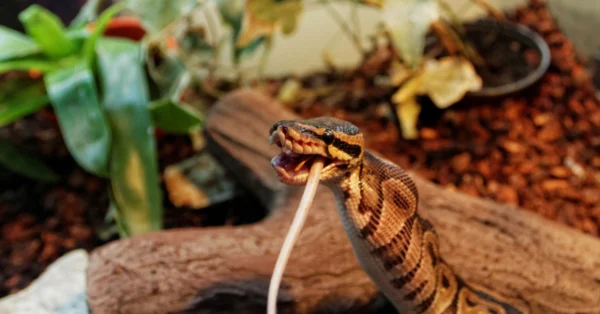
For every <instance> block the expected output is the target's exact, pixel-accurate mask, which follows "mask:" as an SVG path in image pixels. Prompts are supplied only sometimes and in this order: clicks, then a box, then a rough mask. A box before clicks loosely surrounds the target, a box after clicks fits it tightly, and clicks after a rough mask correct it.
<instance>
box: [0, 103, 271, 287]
mask: <svg viewBox="0 0 600 314" xmlns="http://www.w3.org/2000/svg"><path fill="white" fill-rule="evenodd" d="M0 136H1V137H4V138H10V139H11V140H12V141H13V142H14V143H15V144H17V145H19V146H21V147H23V148H26V149H30V150H32V151H35V152H37V153H38V154H39V155H41V156H43V157H44V159H45V160H46V161H47V163H48V164H49V165H50V166H51V167H52V168H53V169H55V170H56V171H57V172H58V173H59V174H60V175H61V177H62V179H61V180H60V182H58V183H56V184H44V183H39V182H34V181H33V180H29V179H26V178H23V177H21V176H18V175H16V174H12V173H11V172H9V171H5V169H2V168H1V167H0V297H3V296H5V295H7V294H10V293H14V292H17V291H19V290H21V289H23V288H25V287H26V286H27V285H29V283H30V282H31V281H32V280H34V279H35V278H37V277H38V276H39V274H40V273H41V272H42V271H43V270H44V269H45V268H46V267H47V266H48V265H50V264H51V263H52V262H54V261H55V260H56V259H57V258H59V257H60V256H62V255H63V254H65V253H67V252H69V251H71V250H73V249H77V248H83V249H86V250H92V249H94V248H95V247H97V246H99V245H102V244H104V243H106V242H108V241H112V240H115V239H117V237H116V236H114V235H113V236H111V237H109V238H107V239H101V238H100V237H99V234H100V233H99V232H98V231H100V230H102V228H103V227H105V226H106V225H105V223H104V217H105V215H106V212H107V208H108V194H107V191H108V182H107V181H106V180H102V179H99V178H97V177H95V176H92V175H90V174H87V173H86V172H84V171H83V170H81V169H80V168H79V167H77V166H76V164H75V163H74V161H73V160H72V158H71V157H70V156H69V154H68V151H67V150H66V147H65V146H64V142H63V141H62V138H61V135H60V130H59V128H58V125H57V123H56V119H55V117H54V115H53V113H52V110H51V109H49V108H48V109H44V110H42V111H40V112H38V113H36V114H33V115H31V116H29V117H26V118H24V119H22V120H19V121H17V122H15V123H13V124H11V125H9V126H6V127H3V128H0ZM157 139H158V155H159V167H160V168H161V169H164V167H165V166H166V165H168V164H171V163H175V162H178V161H180V160H183V159H185V158H187V157H190V156H191V155H192V154H193V153H194V152H193V150H192V146H191V142H190V140H189V138H187V137H184V136H173V135H165V134H162V133H161V132H158V131H157ZM164 195H166V191H165V190H164V188H163V196H164ZM163 199H165V227H166V228H176V227H189V226H207V225H224V224H242V223H249V222H254V221H257V220H259V219H260V218H262V217H264V215H265V214H266V213H265V211H264V209H263V210H262V211H261V210H260V207H258V206H257V210H256V211H248V210H245V209H247V204H248V203H257V201H256V200H255V199H253V198H252V196H250V195H242V196H240V197H238V198H236V199H234V200H232V201H230V202H225V203H222V204H219V205H217V206H212V207H210V208H207V209H204V210H201V211H199V210H190V209H185V208H174V206H172V204H170V203H169V202H168V199H167V198H166V197H163Z"/></svg>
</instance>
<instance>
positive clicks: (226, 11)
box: [216, 0, 246, 43]
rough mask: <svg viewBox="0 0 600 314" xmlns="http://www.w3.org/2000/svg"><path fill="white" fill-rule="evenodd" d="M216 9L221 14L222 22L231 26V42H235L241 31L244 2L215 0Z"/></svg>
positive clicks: (242, 0)
mask: <svg viewBox="0 0 600 314" xmlns="http://www.w3.org/2000/svg"><path fill="white" fill-rule="evenodd" d="M216 4H217V8H218V9H219V13H220V14H221V18H222V19H223V21H224V22H225V23H227V24H229V26H231V28H232V31H233V34H232V37H233V42H234V43H235V42H236V41H237V38H238V36H239V34H240V31H241V30H242V21H243V19H244V9H245V8H246V1H244V0H216Z"/></svg>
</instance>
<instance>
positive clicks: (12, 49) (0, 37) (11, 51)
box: [0, 25, 41, 61]
mask: <svg viewBox="0 0 600 314" xmlns="http://www.w3.org/2000/svg"><path fill="white" fill-rule="evenodd" d="M40 51H41V49H40V47H39V46H38V45H37V44H36V43H35V42H33V40H31V39H30V38H29V37H27V36H25V35H24V34H21V33H19V32H17V31H15V30H12V29H10V28H8V27H6V26H2V25H0V61H4V60H7V59H12V58H22V57H27V56H30V55H32V54H36V53H39V52H40Z"/></svg>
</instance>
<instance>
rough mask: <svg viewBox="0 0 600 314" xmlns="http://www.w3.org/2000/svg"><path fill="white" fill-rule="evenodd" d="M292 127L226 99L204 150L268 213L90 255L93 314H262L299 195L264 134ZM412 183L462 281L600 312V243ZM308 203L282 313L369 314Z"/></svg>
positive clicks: (349, 259) (526, 299)
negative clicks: (282, 174)
mask: <svg viewBox="0 0 600 314" xmlns="http://www.w3.org/2000/svg"><path fill="white" fill-rule="evenodd" d="M294 117H295V116H294V115H292V114H290V113H289V112H287V111H285V110H284V109H283V107H281V106H279V105H278V104H276V103H274V102H273V101H272V100H270V99H268V98H266V97H265V96H262V95H260V94H258V93H256V92H253V91H249V90H241V91H237V92H234V93H232V94H229V95H228V96H226V97H225V98H223V99H222V100H221V101H220V102H219V104H218V105H216V107H215V108H214V109H213V111H212V113H211V115H210V118H209V120H208V126H207V128H208V134H209V138H210V149H211V151H212V152H213V153H214V154H216V155H217V156H218V157H219V159H221V160H223V161H224V162H225V163H226V165H227V166H228V168H229V169H231V170H232V171H233V172H234V174H235V175H237V176H238V178H239V179H240V182H242V183H244V184H246V187H247V188H249V189H251V190H252V191H254V192H255V193H257V195H259V196H260V199H261V200H262V202H263V203H264V204H265V205H266V206H269V208H271V209H272V212H271V214H270V215H269V217H268V218H266V219H265V220H263V221H261V222H259V223H257V224H254V225H246V226H238V227H218V228H214V227H213V228H195V229H176V230H168V231H163V232H157V233H153V234H148V235H144V236H139V237H135V238H131V239H125V240H120V241H116V242H112V243H110V244H107V245H105V246H103V247H101V248H99V249H97V250H95V251H94V252H93V253H92V254H91V256H90V264H89V268H88V272H87V276H88V278H87V292H88V301H89V306H90V309H91V310H92V311H93V313H95V314H99V313H111V314H112V313H137V314H144V313H264V312H265V308H266V295H267V287H268V283H269V279H270V275H271V271H272V269H273V266H274V265H275V261H276V258H277V254H278V253H279V250H280V248H281V244H282V242H283V239H284V235H285V233H286V231H287V228H288V227H289V225H290V223H291V221H292V218H293V214H294V211H295V209H296V207H297V205H298V202H299V192H301V191H302V189H297V188H296V189H288V188H287V187H286V186H283V185H282V184H281V183H279V182H278V180H277V178H276V177H275V174H274V172H273V170H272V169H271V167H270V165H269V159H270V158H271V157H272V156H274V155H276V154H277V153H278V152H279V149H277V147H274V146H270V145H268V139H267V137H268V130H269V128H270V126H271V124H272V123H274V122H275V121H278V120H280V119H290V118H294ZM413 177H414V176H413ZM414 179H415V181H416V183H417V186H418V189H419V193H420V205H419V206H420V211H421V212H422V214H423V215H424V216H425V217H427V218H429V219H431V221H432V223H433V224H434V225H435V227H436V228H437V230H438V233H439V235H440V237H441V239H442V240H441V242H442V243H441V251H442V254H443V256H444V257H445V258H446V260H447V261H448V262H449V263H450V264H451V265H452V266H453V267H454V268H455V269H456V270H457V272H458V273H459V274H460V275H462V276H463V277H464V278H465V279H466V280H467V281H468V282H470V283H472V284H475V285H478V286H482V287H484V288H490V289H493V290H495V291H498V292H500V293H502V294H504V295H505V296H507V297H509V298H512V299H514V300H517V301H518V302H520V303H522V304H526V305H529V306H530V308H532V313H600V297H599V296H600V240H598V239H596V238H594V237H591V236H588V235H585V234H583V233H580V232H578V231H576V230H574V229H570V228H567V227H565V226H562V225H559V224H556V223H554V222H551V221H548V220H545V219H543V218H541V217H539V216H537V215H535V214H533V213H530V212H527V211H524V210H519V209H514V208H510V207H507V206H504V205H500V204H497V203H494V202H491V201H486V200H481V199H476V198H472V197H469V196H466V195H463V194H459V193H456V192H451V191H447V190H444V189H442V188H440V187H438V186H436V185H434V184H432V183H429V182H427V181H425V180H423V179H420V178H418V177H414ZM313 204H314V205H313V208H312V209H311V214H310V215H309V217H308V220H307V222H306V224H305V229H304V231H303V232H302V234H301V236H300V239H299V242H298V243H297V245H296V246H295V248H294V251H293V253H292V257H291V262H290V264H289V265H288V266H287V268H286V272H285V276H284V278H283V281H282V293H281V294H280V300H279V309H280V313H317V312H318V313H325V312H326V313H369V311H371V309H370V308H374V307H377V306H378V305H380V304H381V303H382V302H377V299H378V293H377V290H376V288H375V286H374V285H373V283H372V282H371V281H370V280H369V279H368V278H367V276H366V275H365V274H364V272H363V271H362V269H361V268H360V267H359V265H358V263H357V261H356V259H355V257H354V255H353V253H352V251H351V247H350V244H349V241H348V240H347V238H346V235H345V233H344V231H343V229H342V226H341V222H340V221H339V217H338V215H337V212H336V209H335V204H334V200H333V197H332V196H331V193H330V192H329V191H327V190H326V189H325V188H324V187H320V190H319V191H318V192H317V196H316V199H315V201H314V203H313ZM248 210H252V209H251V208H248Z"/></svg>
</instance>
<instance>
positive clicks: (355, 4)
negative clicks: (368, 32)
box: [351, 1, 362, 38]
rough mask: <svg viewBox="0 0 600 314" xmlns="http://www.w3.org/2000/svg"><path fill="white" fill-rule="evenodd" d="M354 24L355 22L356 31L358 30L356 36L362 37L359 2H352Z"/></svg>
mask: <svg viewBox="0 0 600 314" xmlns="http://www.w3.org/2000/svg"><path fill="white" fill-rule="evenodd" d="M351 14H352V24H354V31H355V32H356V37H358V38H361V37H362V36H361V31H360V19H359V18H358V2H356V1H353V2H352V12H351Z"/></svg>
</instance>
